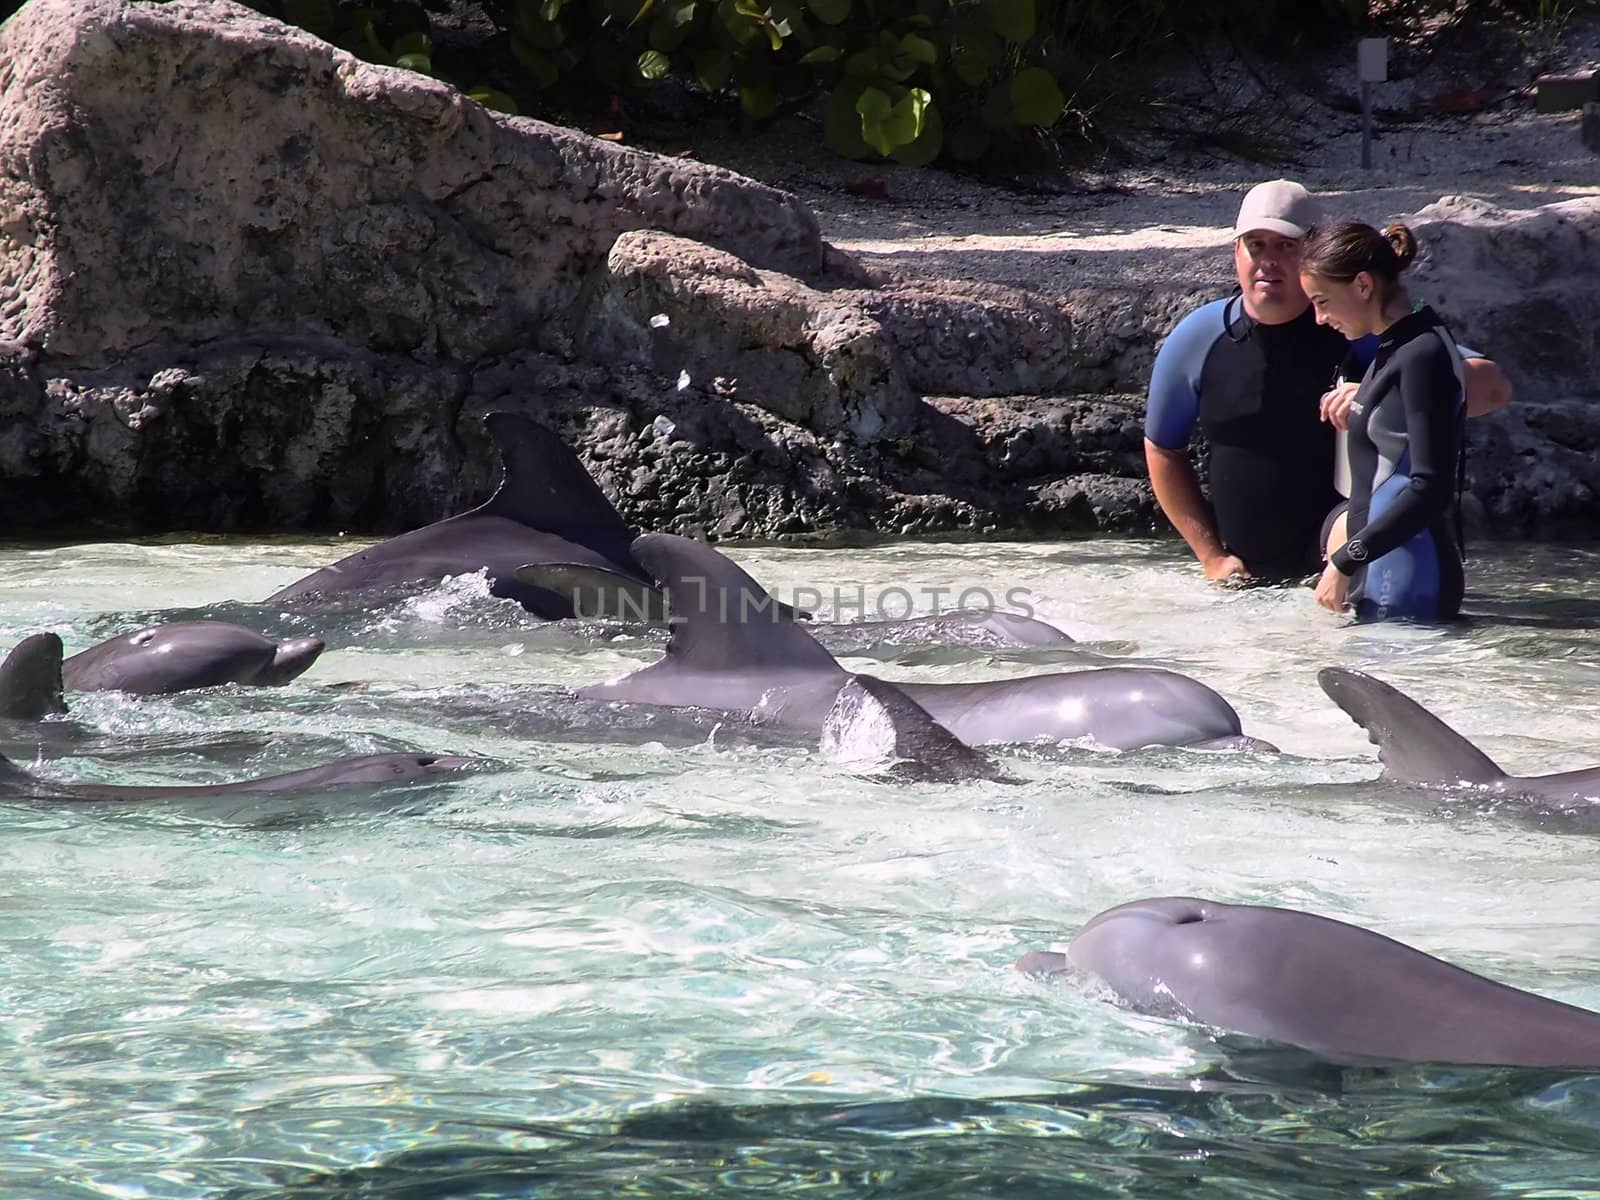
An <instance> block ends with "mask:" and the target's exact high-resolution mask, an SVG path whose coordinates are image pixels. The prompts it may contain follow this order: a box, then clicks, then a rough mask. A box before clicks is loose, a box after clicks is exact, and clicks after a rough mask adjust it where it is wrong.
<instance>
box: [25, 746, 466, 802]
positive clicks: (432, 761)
mask: <svg viewBox="0 0 1600 1200" xmlns="http://www.w3.org/2000/svg"><path fill="white" fill-rule="evenodd" d="M484 765H486V763H485V760H483V759H474V758H456V757H451V756H446V755H438V754H364V755H360V756H358V757H353V758H341V759H337V760H335V761H334V762H330V763H323V764H322V765H321V766H317V767H306V768H304V769H303V770H299V771H289V772H286V773H284V774H281V775H266V776H262V777H260V778H257V779H241V780H238V781H236V782H233V783H204V784H183V785H173V786H167V787H162V786H140V785H122V784H108V783H77V782H73V781H68V780H58V779H47V778H44V777H42V776H39V775H34V774H31V773H30V772H28V771H25V770H23V769H22V768H21V767H19V766H18V765H17V764H16V763H14V762H12V761H11V760H10V759H9V758H6V757H5V756H4V755H0V799H8V800H12V799H19V800H52V801H82V800H113V801H115V800H191V799H200V798H205V797H211V796H251V795H281V794H285V793H308V792H331V791H344V790H351V789H373V788H381V787H390V786H394V785H396V784H405V783H418V782H422V781H424V780H429V779H434V778H436V777H439V776H443V775H450V774H455V773H459V772H462V771H467V770H471V769H473V768H475V767H480V766H484Z"/></svg>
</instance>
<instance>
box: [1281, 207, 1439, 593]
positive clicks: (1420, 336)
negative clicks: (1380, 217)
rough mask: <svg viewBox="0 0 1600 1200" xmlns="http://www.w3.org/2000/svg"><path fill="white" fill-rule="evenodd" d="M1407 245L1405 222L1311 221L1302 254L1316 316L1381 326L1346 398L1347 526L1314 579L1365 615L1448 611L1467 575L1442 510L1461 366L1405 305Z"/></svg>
mask: <svg viewBox="0 0 1600 1200" xmlns="http://www.w3.org/2000/svg"><path fill="white" fill-rule="evenodd" d="M1416 253H1417V241H1416V238H1415V237H1414V236H1413V234H1412V232H1411V230H1409V229H1408V228H1406V227H1405V226H1404V225H1390V226H1389V227H1388V228H1387V229H1385V230H1384V231H1383V232H1382V233H1379V232H1378V231H1377V230H1376V229H1374V228H1372V226H1370V225H1362V224H1360V223H1358V222H1346V223H1343V224H1338V225H1330V226H1326V227H1324V228H1320V229H1314V230H1312V232H1311V234H1310V236H1309V237H1308V238H1307V239H1306V243H1305V246H1304V248H1303V249H1302V250H1301V253H1300V282H1301V286H1302V287H1304V288H1305V291H1306V294H1307V295H1308V296H1309V297H1310V298H1311V304H1312V307H1313V308H1314V309H1315V310H1316V314H1317V320H1318V321H1320V322H1322V323H1323V324H1325V325H1331V326H1332V327H1333V328H1334V329H1337V330H1338V331H1339V332H1340V333H1342V334H1344V335H1345V336H1346V337H1348V338H1351V339H1352V340H1353V339H1355V338H1359V337H1362V336H1363V335H1366V334H1376V335H1378V351H1377V356H1376V357H1375V358H1374V359H1373V360H1372V365H1371V366H1370V367H1368V369H1367V373H1366V376H1365V378H1364V379H1363V380H1362V382H1361V389H1360V391H1358V392H1357V393H1356V398H1355V401H1354V403H1353V404H1352V405H1351V417H1350V468H1351V492H1350V508H1349V512H1348V516H1347V521H1346V529H1347V531H1348V537H1347V539H1346V540H1345V542H1344V544H1343V545H1341V546H1339V547H1338V548H1337V549H1335V550H1333V552H1332V553H1331V554H1330V555H1329V557H1328V565H1327V567H1326V568H1324V570H1323V572H1322V578H1321V579H1320V580H1319V581H1318V583H1317V603H1319V604H1321V605H1322V606H1323V607H1324V608H1331V609H1334V610H1335V611H1338V610H1340V609H1343V608H1344V607H1346V605H1347V604H1354V605H1355V608H1356V615H1357V617H1358V618H1359V619H1361V620H1365V621H1374V620H1377V621H1381V620H1385V619H1394V618H1400V617H1410V618H1413V619H1416V620H1424V621H1441V620H1447V619H1449V618H1451V617H1453V616H1455V615H1456V613H1457V612H1458V611H1459V610H1460V607H1461V593H1462V590H1463V586H1464V577H1463V574H1462V569H1461V551H1460V548H1459V547H1458V545H1457V544H1456V539H1455V536H1454V534H1453V532H1452V530H1451V523H1450V510H1451V505H1452V502H1453V500H1454V498H1455V474H1456V465H1457V461H1458V458H1459V456H1460V453H1461V443H1462V437H1463V435H1464V432H1465V430H1464V428H1463V426H1464V421H1465V415H1466V410H1465V394H1466V389H1465V373H1464V368H1463V366H1462V361H1461V354H1460V352H1459V351H1458V350H1457V348H1456V344H1455V340H1454V339H1453V338H1452V337H1451V336H1450V331H1449V330H1447V329H1446V328H1445V326H1444V322H1442V321H1441V320H1440V319H1439V317H1438V314H1436V313H1435V312H1434V311H1433V310H1432V309H1431V308H1427V307H1421V306H1419V307H1417V308H1415V309H1413V307H1412V304H1411V300H1410V298H1409V297H1408V296H1407V295H1406V292H1405V289H1404V288H1403V287H1401V285H1400V274H1401V272H1402V271H1404V270H1405V269H1406V267H1407V266H1409V265H1410V264H1411V261H1412V259H1414V258H1415V257H1416Z"/></svg>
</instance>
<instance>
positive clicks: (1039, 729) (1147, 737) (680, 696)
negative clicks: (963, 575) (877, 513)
mask: <svg viewBox="0 0 1600 1200" xmlns="http://www.w3.org/2000/svg"><path fill="white" fill-rule="evenodd" d="M633 555H634V557H635V559H637V560H638V561H639V562H640V563H641V564H642V565H643V566H644V567H645V568H646V569H647V570H648V571H649V572H650V573H651V575H652V576H654V578H655V579H656V581H657V582H658V583H659V584H660V585H661V586H662V587H663V588H665V589H666V591H667V594H668V598H669V600H670V601H671V611H672V626H671V630H672V635H671V639H670V641H669V642H668V644H667V650H666V653H665V655H663V657H662V658H661V659H660V660H659V661H658V662H655V663H653V664H651V665H650V666H648V667H645V668H643V669H642V670H639V671H635V672H633V673H632V674H629V675H625V676H623V677H621V678H619V679H613V680H610V681H608V682H606V683H602V684H597V685H595V686H592V687H588V688H584V689H582V690H580V692H579V695H580V696H583V697H587V698H593V699H610V700H626V701H633V702H636V703H642V704H659V705H695V706H698V707H701V708H714V709H719V710H721V711H724V712H729V713H735V714H743V715H747V716H748V717H749V718H750V719H751V720H753V721H755V722H757V723H758V724H760V723H772V724H777V725H785V726H790V727H798V728H804V729H810V730H820V729H821V727H822V724H823V722H824V720H825V718H826V717H827V714H828V712H829V711H830V710H831V709H832V707H833V704H834V701H835V699H836V697H837V696H838V694H839V690H840V688H842V687H843V686H844V684H845V681H846V679H847V677H848V672H846V671H845V670H844V668H843V667H841V666H840V665H839V664H838V663H837V662H836V661H835V660H834V658H833V656H832V655H831V654H829V653H828V652H827V651H826V650H825V649H823V648H822V646H821V645H820V644H819V643H818V642H817V641H816V640H815V639H814V638H813V637H812V636H811V635H810V634H809V633H807V632H806V630H805V629H804V628H803V627H802V626H800V625H797V624H795V623H794V622H793V621H790V620H788V619H787V618H785V617H784V616H782V614H780V613H778V612H777V611H776V609H775V607H774V605H775V602H774V601H773V599H772V597H771V596H769V595H767V594H766V592H764V591H763V590H762V589H761V587H760V586H759V585H758V584H757V583H756V582H755V581H754V580H753V579H751V578H750V576H749V575H747V574H745V572H744V571H743V570H741V569H740V568H739V567H738V566H737V565H736V564H734V563H733V562H732V561H730V560H729V559H727V558H725V557H724V556H723V555H721V554H720V553H718V552H717V551H716V550H713V549H712V548H711V547H710V546H707V545H704V544H703V543H700V542H695V541H691V540H690V539H688V538H683V537H677V536H675V535H673V534H665V533H652V534H646V535H644V536H643V537H641V538H639V539H637V540H636V541H635V542H634V543H633ZM890 682H892V683H893V686H894V687H895V688H896V689H898V690H899V691H900V692H903V693H904V694H905V695H906V696H908V697H909V698H910V699H911V700H913V701H915V702H916V703H917V704H918V705H920V706H921V707H922V708H923V709H925V710H926V711H927V713H928V714H929V716H931V717H932V718H933V720H934V721H936V722H937V723H938V724H939V725H941V726H943V727H944V728H945V729H946V730H948V731H949V732H950V733H952V734H954V735H955V736H956V737H957V738H958V739H959V740H960V741H962V742H964V743H966V744H967V745H969V746H972V745H977V744H980V743H988V742H1026V741H1033V740H1036V739H1050V740H1057V741H1061V740H1069V739H1073V738H1082V737H1090V738H1093V739H1094V740H1095V741H1097V742H1099V743H1101V744H1102V745H1106V746H1110V747H1113V748H1116V749H1121V750H1132V749H1137V748H1138V747H1141V746H1204V747H1216V748H1221V747H1228V748H1234V747H1240V746H1246V745H1253V746H1264V743H1260V742H1252V741H1251V740H1250V739H1248V738H1245V737H1243V736H1242V735H1241V733H1240V730H1239V717H1238V714H1237V713H1235V712H1234V711H1233V708H1232V707H1231V706H1230V705H1229V704H1228V702H1227V701H1226V700H1224V699H1223V698H1222V697H1221V696H1219V695H1217V693H1216V692H1214V691H1212V690H1211V689H1210V688H1208V687H1206V686H1205V685H1204V684H1202V683H1200V682H1198V681H1196V680H1194V679H1190V678H1189V677H1188V676H1186V675H1180V674H1178V673H1177V672H1175V671H1167V670H1162V669H1158V668H1149V667H1107V668H1100V669H1092V670H1084V671H1073V672H1064V673H1057V674H1050V675H1034V676H1029V677H1026V678H1022V679H1001V680H990V681H986V682H982V683H948V684H947V683H905V682H896V681H890Z"/></svg>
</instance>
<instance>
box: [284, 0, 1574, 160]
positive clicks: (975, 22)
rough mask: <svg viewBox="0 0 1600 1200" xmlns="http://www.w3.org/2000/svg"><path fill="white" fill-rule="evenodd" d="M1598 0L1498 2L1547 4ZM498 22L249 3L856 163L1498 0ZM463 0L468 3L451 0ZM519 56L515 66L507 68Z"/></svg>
mask: <svg viewBox="0 0 1600 1200" xmlns="http://www.w3.org/2000/svg"><path fill="white" fill-rule="evenodd" d="M1592 3H1594V0H1498V2H1497V3H1496V4H1495V5H1494V6H1492V7H1495V9H1496V11H1499V10H1500V8H1501V6H1502V5H1503V6H1504V7H1505V8H1506V9H1525V10H1527V12H1526V13H1524V14H1523V15H1524V16H1527V17H1530V18H1533V19H1538V18H1539V17H1540V16H1541V15H1544V16H1546V17H1548V16H1549V14H1551V13H1555V12H1557V11H1558V10H1559V13H1558V15H1559V16H1561V17H1563V18H1564V15H1565V14H1566V13H1567V12H1569V11H1570V10H1572V9H1575V8H1577V7H1579V6H1584V5H1588V4H1592ZM480 4H481V12H482V15H483V16H484V17H485V18H487V20H488V21H489V23H490V24H491V25H492V26H493V27H494V29H495V30H496V37H495V39H494V40H493V41H492V43H490V44H488V45H487V46H486V47H485V49H484V52H483V54H482V56H481V57H482V58H483V59H484V61H483V62H479V61H476V60H474V59H473V57H472V56H470V55H469V56H467V57H466V58H465V59H460V58H458V59H457V60H456V61H455V62H454V63H453V64H452V66H453V69H452V70H449V71H447V70H445V69H443V68H442V66H441V60H442V59H444V58H445V57H446V56H445V54H444V53H443V52H440V51H439V50H438V48H437V47H436V44H435V40H434V38H433V36H432V32H431V30H430V25H429V14H428V13H427V12H426V11H425V10H424V9H423V8H421V7H420V6H418V5H416V4H413V3H376V2H373V0H368V2H365V3H362V2H358V0H255V3H254V7H256V8H258V9H259V10H261V11H264V12H267V13H270V14H271V15H273V16H276V17H279V18H280V19H283V20H285V21H288V22H290V23H292V24H296V25H299V26H301V27H302V28H305V29H307V30H309V31H310V32H312V33H314V34H316V35H317V36H319V37H323V38H325V39H327V40H328V41H331V42H334V43H335V44H337V45H340V46H343V47H344V48H345V49H347V50H350V51H352V52H353V53H355V54H358V55H360V56H361V57H363V58H365V59H367V60H369V61H372V62H379V63H386V64H388V65H391V66H398V67H404V68H408V69H411V70H416V71H422V72H424V73H427V74H431V75H435V76H437V77H439V78H442V79H447V80H449V81H450V82H452V83H456V84H457V85H458V86H461V87H462V88H463V90H465V91H467V92H468V93H469V94H470V95H472V96H473V97H474V98H475V99H478V100H480V101H481V102H482V103H484V104H486V105H488V106H489V107H492V108H497V109H500V110H502V111H506V112H513V113H514V112H519V111H531V112H538V113H542V114H547V115H556V114H566V113H589V114H591V117H592V116H596V115H598V114H599V112H601V111H604V109H603V106H604V105H606V104H607V103H610V104H612V105H613V106H614V104H615V98H617V97H622V98H627V97H629V96H632V95H635V94H637V93H639V92H640V91H642V90H643V89H647V88H651V87H654V86H656V85H657V84H659V83H660V82H662V81H663V80H669V79H671V80H675V81H678V82H679V83H680V84H685V85H688V86H691V87H695V88H699V89H702V90H703V91H704V92H706V93H710V94H712V95H726V96H728V97H730V98H732V99H736V100H737V102H738V104H739V106H740V108H741V109H742V110H743V112H744V113H745V114H746V116H747V117H749V118H750V119H752V120H756V121H760V120H763V119H765V118H768V117H771V116H773V115H774V114H775V113H778V112H779V111H781V110H785V109H795V108H802V107H808V106H813V105H814V106H815V108H816V110H817V111H818V112H820V114H821V117H822V131H823V137H824V139H825V141H826V143H827V145H828V146H829V147H830V148H831V149H832V150H833V151H834V152H836V153H838V154H840V155H843V156H845V157H847V158H853V159H882V158H892V159H894V160H896V161H899V162H902V163H906V164H911V165H921V164H925V163H931V162H933V161H935V160H939V159H943V160H946V161H951V160H954V161H958V162H969V163H970V162H977V161H979V160H981V159H983V158H985V156H987V155H989V154H990V153H991V152H992V151H994V150H995V149H996V148H1000V147H1006V146H1013V147H1015V146H1018V145H1029V144H1032V143H1034V142H1037V141H1038V140H1039V139H1041V138H1045V139H1049V138H1070V137H1076V136H1080V135H1082V133H1083V132H1084V131H1085V130H1086V129H1088V128H1089V127H1090V125H1091V114H1092V113H1093V111H1094V109H1095V106H1096V104H1097V103H1099V102H1101V101H1103V100H1104V99H1105V97H1107V96H1117V95H1121V96H1124V97H1126V96H1129V95H1132V94H1134V93H1135V91H1136V89H1137V88H1138V87H1139V85H1140V84H1141V82H1142V80H1143V79H1144V78H1145V77H1146V76H1147V74H1148V70H1149V67H1150V64H1151V63H1152V62H1153V61H1154V60H1155V59H1156V58H1157V57H1158V54H1159V52H1160V51H1161V50H1162V49H1163V48H1164V47H1165V46H1167V45H1168V44H1169V43H1170V41H1171V39H1173V38H1175V37H1180V36H1182V35H1184V34H1187V33H1196V32H1203V31H1210V30H1213V29H1215V28H1218V27H1222V28H1226V29H1229V30H1230V31H1232V32H1233V33H1234V34H1235V36H1241V37H1242V38H1243V39H1245V40H1252V39H1255V40H1260V39H1265V38H1270V37H1272V36H1274V35H1277V34H1279V33H1283V32H1289V33H1295V32H1301V31H1304V30H1306V29H1308V28H1319V27H1328V26H1333V27H1336V28H1339V27H1342V28H1343V29H1344V30H1346V31H1347V32H1348V31H1353V30H1368V29H1373V28H1376V27H1377V26H1378V25H1381V24H1384V23H1389V24H1394V23H1401V24H1403V23H1405V22H1408V21H1410V22H1416V21H1420V20H1423V19H1425V18H1438V17H1440V16H1441V15H1449V16H1450V17H1451V18H1452V19H1455V20H1460V19H1463V14H1464V13H1466V12H1468V11H1469V10H1472V9H1474V8H1475V7H1476V8H1478V9H1486V8H1488V7H1491V6H1490V5H1489V3H1488V0H1389V2H1388V3H1383V2H1381V0H1375V2H1372V3H1369V0H1314V2H1311V3H1297V4H1283V3H1281V0H480ZM457 7H459V5H458V6H457ZM507 67H509V72H510V73H509V75H508V74H507Z"/></svg>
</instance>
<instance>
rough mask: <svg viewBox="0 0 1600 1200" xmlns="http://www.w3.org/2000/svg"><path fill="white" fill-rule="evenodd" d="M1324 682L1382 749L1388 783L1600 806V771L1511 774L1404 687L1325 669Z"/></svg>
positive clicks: (1320, 676)
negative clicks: (1435, 714) (1409, 693)
mask: <svg viewBox="0 0 1600 1200" xmlns="http://www.w3.org/2000/svg"><path fill="white" fill-rule="evenodd" d="M1317 682H1318V683H1319V684H1321V685H1322V690H1323V691H1324V692H1326V693H1328V696H1329V698H1330V699H1331V700H1332V701H1333V702H1334V703H1335V704H1337V705H1338V706H1339V707H1340V708H1342V709H1344V711H1345V712H1346V713H1348V714H1349V715H1350V718H1351V719H1352V720H1353V721H1355V723H1356V724H1357V725H1360V726H1361V727H1362V728H1364V729H1365V730H1366V731H1367V736H1368V737H1369V738H1371V739H1372V743H1373V745H1375V746H1377V747H1378V759H1379V761H1381V762H1382V763H1383V775H1382V776H1381V778H1382V779H1383V780H1386V781H1389V782H1392V783H1400V784H1407V785H1410V786H1413V787H1457V786H1465V787H1468V788H1471V789H1473V790H1475V791H1479V792H1482V793H1485V794H1487V795H1488V796H1491V797H1505V798H1507V799H1512V800H1522V801H1527V802H1530V803H1532V804H1534V805H1536V806H1538V807H1542V808H1549V809H1583V808H1589V807H1591V806H1596V805H1600V767H1586V768H1584V769H1582V770H1578V771H1563V772H1560V773H1559V774H1555V775H1508V774H1506V773H1505V772H1504V771H1503V770H1501V769H1500V767H1498V766H1497V765H1496V764H1495V763H1494V761H1493V760H1492V759H1491V758H1489V756H1488V755H1487V754H1485V753H1483V751H1481V750H1479V749H1478V748H1477V747H1476V746H1474V745H1473V744H1472V743H1471V742H1469V741H1467V739H1466V738H1464V737H1462V736H1461V735H1460V734H1459V733H1457V732H1456V731H1455V730H1454V729H1451V728H1450V726H1448V725H1446V724H1445V723H1444V722H1443V721H1441V720H1440V719H1439V718H1438V717H1436V716H1434V715H1433V714H1432V713H1430V712H1429V711H1428V710H1427V709H1425V708H1423V707H1422V705H1420V704H1418V703H1417V702H1416V701H1415V700H1413V699H1411V697H1409V696H1407V695H1406V694H1405V693H1404V692H1401V691H1399V690H1398V689H1397V688H1394V687H1391V686H1390V685H1389V684H1387V683H1384V682H1383V681H1382V680H1381V679H1375V678H1373V677H1372V676H1371V675H1367V674H1364V673H1363V672H1361V671H1355V670H1351V669H1350V668H1349V667H1324V668H1323V669H1322V670H1321V671H1318V672H1317Z"/></svg>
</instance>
